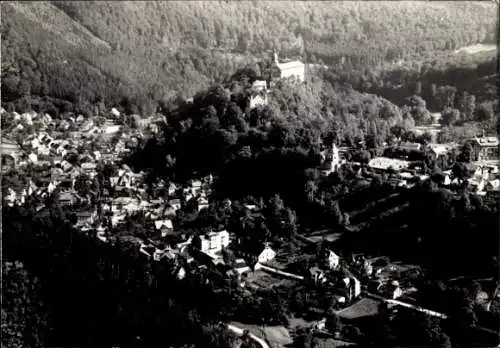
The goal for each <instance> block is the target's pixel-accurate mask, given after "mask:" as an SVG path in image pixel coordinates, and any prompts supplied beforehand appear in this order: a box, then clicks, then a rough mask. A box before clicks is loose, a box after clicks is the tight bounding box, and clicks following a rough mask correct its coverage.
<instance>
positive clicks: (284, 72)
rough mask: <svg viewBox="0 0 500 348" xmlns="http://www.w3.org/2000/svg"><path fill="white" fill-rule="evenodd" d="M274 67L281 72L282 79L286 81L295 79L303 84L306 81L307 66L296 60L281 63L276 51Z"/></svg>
mask: <svg viewBox="0 0 500 348" xmlns="http://www.w3.org/2000/svg"><path fill="white" fill-rule="evenodd" d="M274 65H275V66H276V67H278V69H279V71H280V78H282V79H286V78H290V77H293V78H295V79H296V80H297V81H299V82H302V81H304V80H305V75H306V66H305V64H304V63H302V62H301V61H298V60H295V61H290V62H286V63H280V62H279V59H278V53H277V52H276V51H274Z"/></svg>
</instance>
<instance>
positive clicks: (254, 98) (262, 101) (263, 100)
mask: <svg viewBox="0 0 500 348" xmlns="http://www.w3.org/2000/svg"><path fill="white" fill-rule="evenodd" d="M267 104H268V97H267V93H266V92H264V91H260V92H256V91H254V92H252V93H251V94H250V96H249V98H248V105H249V108H250V110H252V109H255V108H256V107H257V106H260V105H262V106H265V105H267Z"/></svg>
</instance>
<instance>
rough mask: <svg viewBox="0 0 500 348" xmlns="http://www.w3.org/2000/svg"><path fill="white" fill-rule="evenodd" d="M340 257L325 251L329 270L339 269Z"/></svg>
mask: <svg viewBox="0 0 500 348" xmlns="http://www.w3.org/2000/svg"><path fill="white" fill-rule="evenodd" d="M339 263H340V257H339V256H338V255H337V254H335V253H334V252H333V251H331V250H327V264H328V267H329V268H330V269H337V268H338V267H339Z"/></svg>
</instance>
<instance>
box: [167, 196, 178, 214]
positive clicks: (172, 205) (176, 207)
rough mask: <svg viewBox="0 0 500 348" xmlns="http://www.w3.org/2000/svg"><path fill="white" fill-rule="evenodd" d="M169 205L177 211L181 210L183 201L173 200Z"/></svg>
mask: <svg viewBox="0 0 500 348" xmlns="http://www.w3.org/2000/svg"><path fill="white" fill-rule="evenodd" d="M168 204H169V205H170V206H171V207H172V208H173V209H174V210H175V211H177V210H179V209H181V200H180V199H178V198H176V199H171V200H170V201H168Z"/></svg>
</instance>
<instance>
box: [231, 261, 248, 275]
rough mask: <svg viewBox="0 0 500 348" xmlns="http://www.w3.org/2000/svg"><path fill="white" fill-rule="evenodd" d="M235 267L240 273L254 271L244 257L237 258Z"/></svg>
mask: <svg viewBox="0 0 500 348" xmlns="http://www.w3.org/2000/svg"><path fill="white" fill-rule="evenodd" d="M233 268H234V270H235V271H236V272H238V274H239V275H243V274H248V273H249V272H251V271H252V270H251V268H250V267H249V266H248V265H247V263H246V262H245V260H243V259H236V260H235V261H234V266H233Z"/></svg>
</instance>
